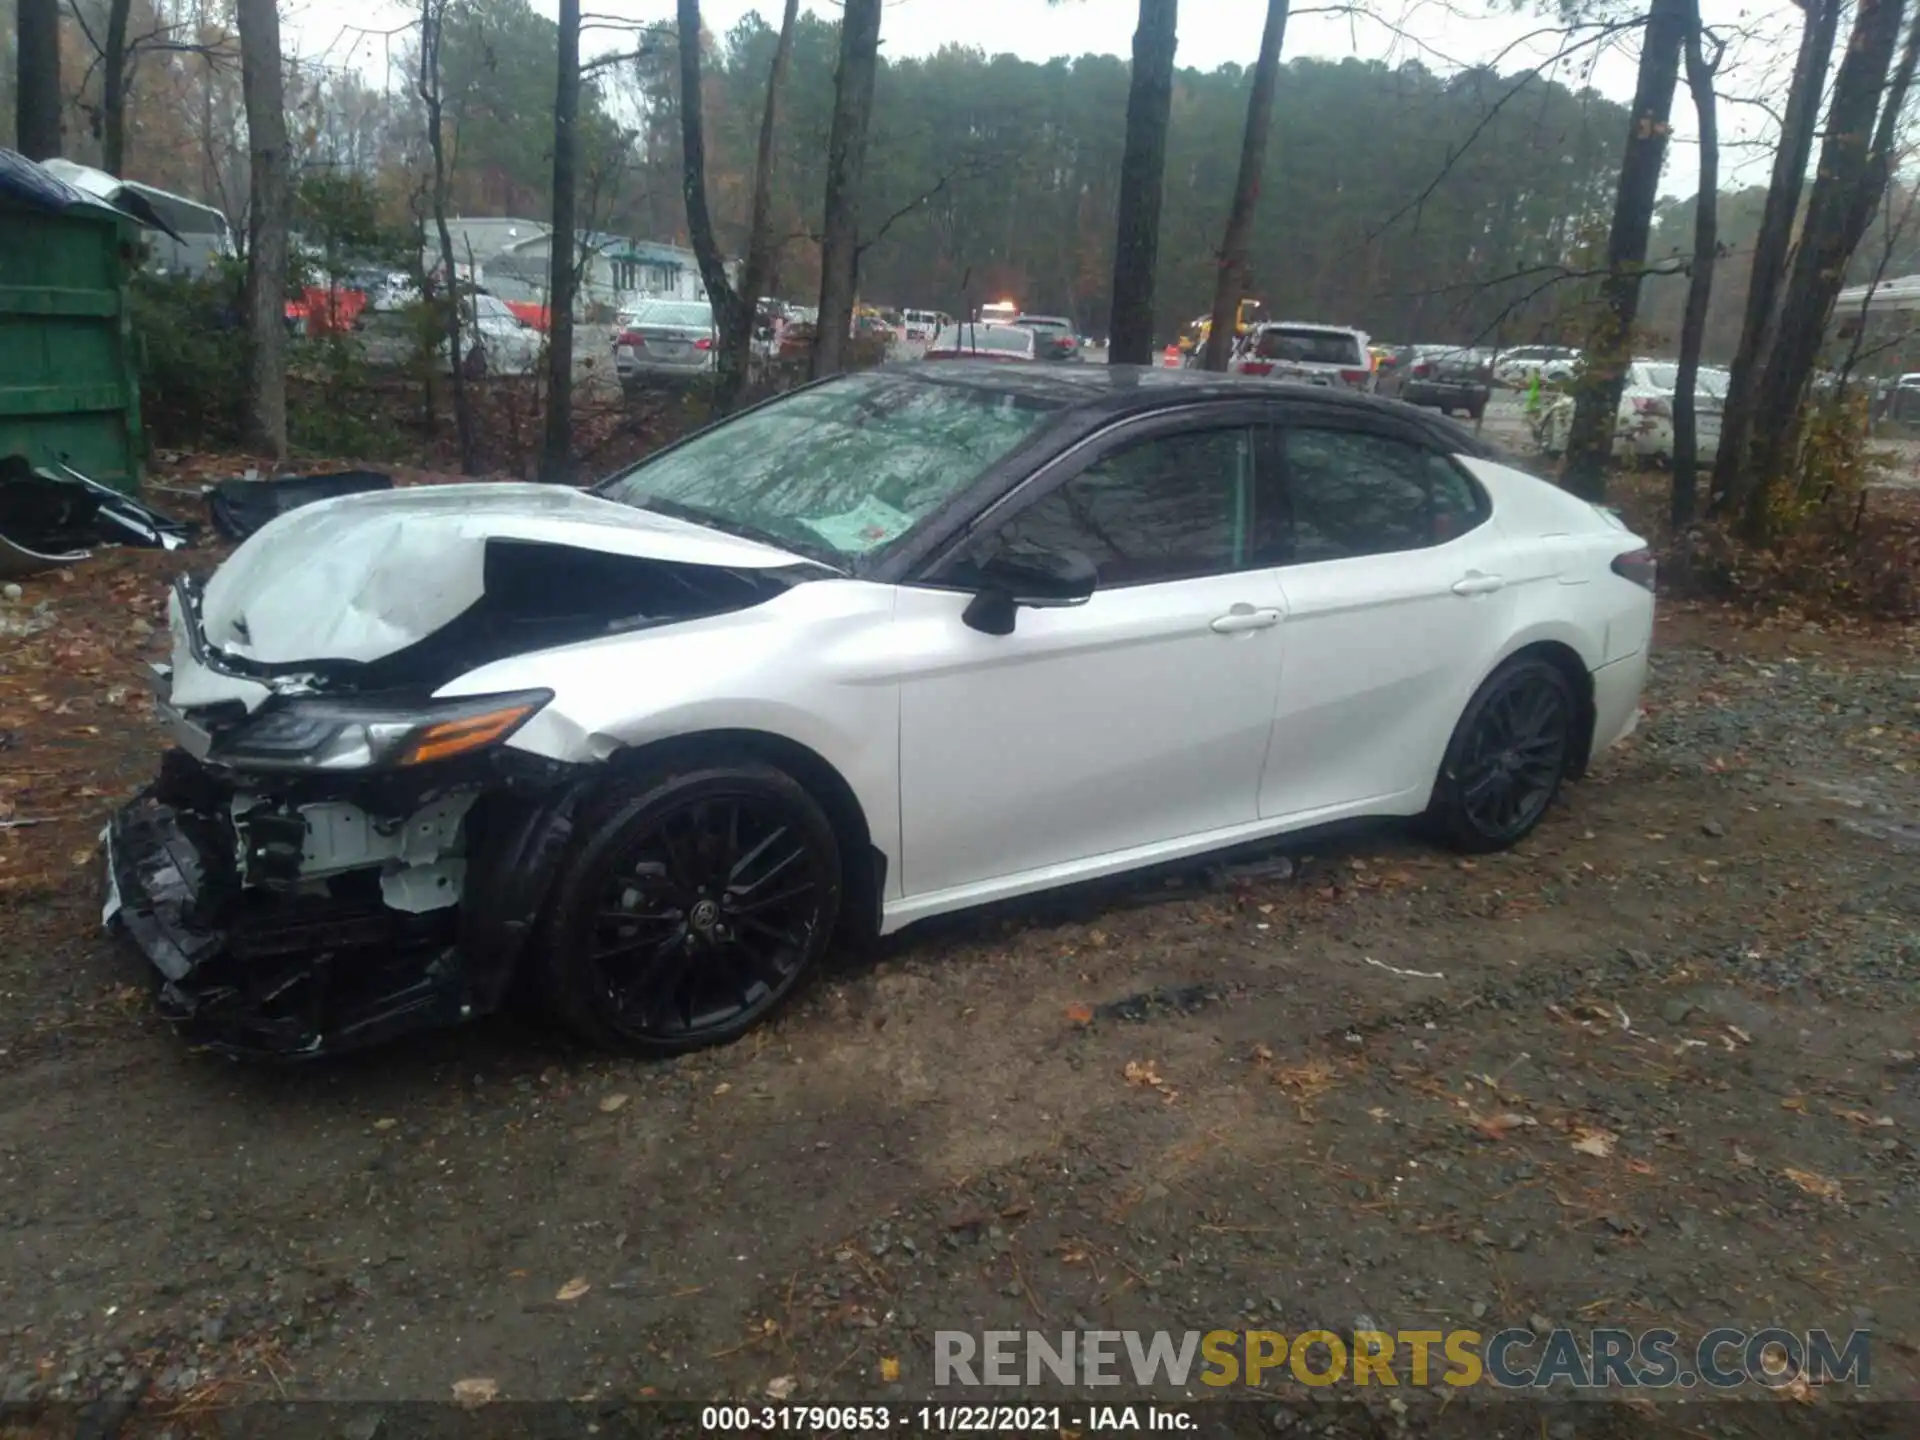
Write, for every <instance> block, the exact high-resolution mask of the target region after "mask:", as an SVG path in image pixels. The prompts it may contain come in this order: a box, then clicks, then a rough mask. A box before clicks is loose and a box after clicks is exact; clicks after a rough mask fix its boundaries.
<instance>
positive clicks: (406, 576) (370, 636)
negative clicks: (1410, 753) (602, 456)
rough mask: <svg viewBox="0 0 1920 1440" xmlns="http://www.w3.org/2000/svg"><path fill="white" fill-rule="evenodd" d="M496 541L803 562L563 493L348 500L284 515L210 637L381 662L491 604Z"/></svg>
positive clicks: (249, 561) (212, 596)
mask: <svg viewBox="0 0 1920 1440" xmlns="http://www.w3.org/2000/svg"><path fill="white" fill-rule="evenodd" d="M495 538H502V539H512V540H524V541H528V542H532V543H535V544H545V545H563V546H572V547H574V548H576V549H582V550H594V551H599V552H602V553H605V554H609V555H626V556H632V557H634V558H637V559H649V560H673V561H679V562H682V563H684V564H689V565H719V566H726V567H730V568H748V569H764V568H769V567H776V566H784V565H792V564H796V563H799V562H798V557H796V556H794V555H791V554H789V553H787V552H786V551H784V550H776V549H773V548H771V547H769V546H766V545H761V544H757V543H756V542H754V541H752V540H742V539H738V538H736V537H734V536H732V535H726V534H722V533H721V532H719V531H717V530H709V529H706V528H705V527H703V526H699V525H691V524H688V523H686V522H685V521H681V520H674V519H670V518H668V517H666V516H664V515H656V514H652V513H650V512H648V511H645V510H636V509H634V508H633V507H632V506H630V505H620V504H616V503H615V502H614V501H611V500H603V499H601V498H599V497H598V496H595V495H589V494H586V493H584V492H582V491H578V490H573V489H569V488H567V487H565V486H560V485H536V484H500V485H484V484H482V485H445V486H431V487H419V488H412V489H400V490H388V491H382V492H378V493H374V494H367V495H347V496H342V497H340V498H339V499H335V500H323V501H321V502H319V503H318V504H314V505H306V506H302V507H301V508H300V509H297V510H290V511H288V512H287V513H286V514H284V515H279V516H276V517H275V518H274V519H273V520H271V521H269V522H268V523H267V524H266V525H263V526H262V527H261V528H260V530H259V531H258V532H257V533H256V534H254V535H252V536H250V537H249V538H248V539H247V540H246V542H245V543H244V544H242V545H241V546H240V548H239V549H237V550H235V551H234V552H233V555H232V557H231V558H230V559H228V561H227V562H226V564H224V565H222V566H221V567H220V568H219V569H218V570H217V571H215V572H214V574H213V577H212V578H211V579H210V580H209V581H208V582H207V588H206V594H205V597H204V599H203V602H202V606H201V616H202V619H203V621H204V623H205V626H206V632H207V639H208V641H209V642H210V643H211V644H213V645H216V646H218V647H219V648H220V649H221V650H223V651H225V652H227V653H229V654H232V655H236V656H239V657H241V658H243V659H247V660H253V661H261V662H265V663H269V664H289V663H298V662H301V661H308V660H318V659H333V660H361V661H364V660H373V659H378V658H379V657H380V656H383V655H388V654H391V653H393V652H394V651H396V650H398V649H400V648H402V647H403V646H406V645H409V644H412V643H413V642H414V641H416V640H420V639H423V638H424V637H426V636H428V635H430V634H432V633H433V632H434V631H435V630H438V629H439V628H440V627H441V626H442V625H445V624H446V623H447V622H448V621H450V620H452V619H453V617H454V616H456V615H458V614H459V613H460V612H461V611H463V610H465V609H466V608H467V607H468V606H469V605H471V604H472V603H473V602H474V601H475V600H477V599H479V598H480V593H481V580H482V563H483V561H484V558H485V553H486V542H487V541H488V540H491V539H495ZM236 621H239V622H241V626H242V628H238V629H237V628H236V626H235V622H236ZM249 708H251V707H249Z"/></svg>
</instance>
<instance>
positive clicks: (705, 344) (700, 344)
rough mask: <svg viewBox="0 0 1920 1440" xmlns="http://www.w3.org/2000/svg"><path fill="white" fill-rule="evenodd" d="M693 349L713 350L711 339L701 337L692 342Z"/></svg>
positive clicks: (706, 336)
mask: <svg viewBox="0 0 1920 1440" xmlns="http://www.w3.org/2000/svg"><path fill="white" fill-rule="evenodd" d="M693 348H694V349H696V350H711V349H712V348H713V337H711V336H709V335H702V336H701V337H700V338H699V339H698V340H696V341H694V342H693Z"/></svg>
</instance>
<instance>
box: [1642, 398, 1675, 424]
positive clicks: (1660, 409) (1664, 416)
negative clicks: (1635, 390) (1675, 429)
mask: <svg viewBox="0 0 1920 1440" xmlns="http://www.w3.org/2000/svg"><path fill="white" fill-rule="evenodd" d="M1633 413H1634V414H1636V415H1644V416H1646V417H1647V418H1648V419H1649V420H1671V419H1672V418H1673V407H1672V406H1671V405H1669V404H1668V403H1667V402H1666V401H1665V400H1662V399H1660V398H1659V397H1658V396H1655V395H1636V396H1634V397H1633Z"/></svg>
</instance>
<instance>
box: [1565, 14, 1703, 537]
mask: <svg viewBox="0 0 1920 1440" xmlns="http://www.w3.org/2000/svg"><path fill="white" fill-rule="evenodd" d="M1687 27H1688V11H1687V3H1686V0H1653V4H1652V8H1651V9H1650V10H1649V11H1648V12H1647V28H1646V33H1645V35H1644V36H1643V37H1642V40H1641V49H1640V78H1639V82H1638V84H1637V85H1636V86H1635V87H1634V96H1633V114H1632V117H1631V119H1630V120H1629V122H1628V124H1629V129H1628V131H1627V147H1626V155H1625V158H1623V159H1622V161H1621V163H1620V185H1619V189H1618V190H1617V191H1616V192H1615V195H1614V203H1613V225H1612V228H1611V229H1610V230H1609V231H1608V232H1607V274H1606V278H1605V279H1604V280H1602V281H1601V284H1600V315H1599V317H1598V319H1597V320H1596V321H1595V322H1594V325H1593V327H1592V329H1591V331H1590V333H1589V335H1588V338H1587V347H1586V355H1585V357H1584V366H1583V369H1584V373H1583V375H1582V377H1581V380H1580V384H1579V391H1578V395H1577V398H1576V399H1575V401H1574V409H1573V425H1572V428H1571V430H1570V431H1569V433H1568V437H1567V463H1566V469H1565V471H1564V472H1563V475H1562V480H1561V483H1562V484H1563V485H1565V486H1566V488H1567V489H1569V490H1571V491H1573V493H1574V494H1576V495H1579V496H1582V497H1584V498H1585V499H1588V500H1592V501H1595V502H1598V501H1600V500H1603V499H1605V498H1606V492H1607V461H1608V460H1609V459H1610V458H1611V457H1612V454H1613V428H1614V423H1615V416H1616V413H1617V412H1618V411H1619V408H1620V393H1621V391H1622V390H1623V389H1624V388H1625V385H1626V376H1627V364H1628V362H1629V361H1630V360H1631V359H1632V358H1633V356H1632V348H1633V324H1634V320H1635V318H1636V317H1637V316H1638V314H1639V310H1640V279H1641V274H1642V272H1643V271H1644V270H1645V268H1646V262H1647V237H1648V235H1649V233H1650V232H1651V230H1652V228H1653V204H1654V201H1655V199H1656V198H1657V197H1658V195H1659V190H1660V168H1661V166H1662V165H1663V164H1664V163H1665V162H1666V158H1667V134H1668V130H1669V125H1668V117H1669V116H1670V115H1671V113H1672V110H1673V92H1674V88H1675V86H1676V85H1677V84H1678V83H1679V79H1680V50H1681V46H1682V44H1683V42H1684V41H1685V39H1686V34H1687Z"/></svg>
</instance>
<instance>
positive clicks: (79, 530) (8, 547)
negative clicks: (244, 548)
mask: <svg viewBox="0 0 1920 1440" xmlns="http://www.w3.org/2000/svg"><path fill="white" fill-rule="evenodd" d="M194 539H195V527H193V526H191V525H188V524H185V523H183V522H181V521H178V520H175V519H173V518H172V517H171V516H168V515H164V514H162V513H161V512H160V511H158V510H155V509H154V508H152V507H151V506H149V505H146V504H143V503H142V502H141V501H140V500H138V499H136V498H134V497H133V496H131V495H123V494H121V493H120V492H119V491H118V490H115V489H113V488H112V487H111V486H108V485H102V484H100V483H99V482H98V481H96V480H92V479H89V478H88V477H87V476H86V475H83V474H82V473H81V472H80V471H78V470H75V469H74V468H73V467H72V466H70V465H64V464H63V465H58V466H55V467H53V468H51V469H49V468H44V467H38V466H33V465H29V464H28V463H27V461H26V460H25V458H23V457H22V456H19V455H8V456H5V457H4V458H0V579H20V578H22V577H24V576H28V575H35V574H38V573H40V572H41V571H43V570H52V569H56V568H58V567H59V566H62V565H72V564H76V563H78V562H79V561H82V560H85V559H87V558H88V555H89V554H90V550H89V548H88V547H90V546H94V545H103V544H120V545H141V546H147V547H151V548H154V549H159V550H178V549H182V548H184V547H186V546H188V545H191V544H192V543H193V541H194Z"/></svg>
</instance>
